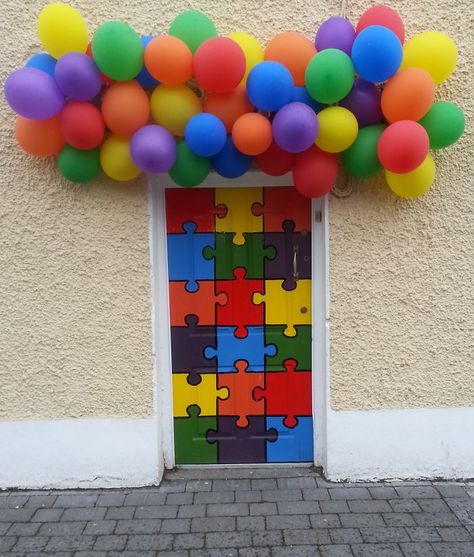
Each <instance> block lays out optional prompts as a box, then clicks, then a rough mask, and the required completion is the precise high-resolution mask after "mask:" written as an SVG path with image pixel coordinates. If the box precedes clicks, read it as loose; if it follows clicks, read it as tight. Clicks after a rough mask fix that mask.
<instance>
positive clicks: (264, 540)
mask: <svg viewBox="0 0 474 557" xmlns="http://www.w3.org/2000/svg"><path fill="white" fill-rule="evenodd" d="M304 531H305V530H303V532H304ZM306 531H307V532H311V530H306ZM282 543H283V532H282V531H281V530H265V531H263V532H254V533H253V534H252V544H251V545H253V546H257V547H259V546H268V547H274V546H277V545H282ZM299 543H304V542H301V541H300V542H299Z"/></svg>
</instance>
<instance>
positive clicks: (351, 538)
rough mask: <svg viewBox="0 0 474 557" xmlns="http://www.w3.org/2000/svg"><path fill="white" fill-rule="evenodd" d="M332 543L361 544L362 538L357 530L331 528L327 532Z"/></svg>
mask: <svg viewBox="0 0 474 557" xmlns="http://www.w3.org/2000/svg"><path fill="white" fill-rule="evenodd" d="M329 535H330V537H331V540H332V541H333V543H338V544H350V543H362V541H363V540H362V536H361V535H360V532H359V530H358V529H357V528H333V529H331V530H330V531H329Z"/></svg>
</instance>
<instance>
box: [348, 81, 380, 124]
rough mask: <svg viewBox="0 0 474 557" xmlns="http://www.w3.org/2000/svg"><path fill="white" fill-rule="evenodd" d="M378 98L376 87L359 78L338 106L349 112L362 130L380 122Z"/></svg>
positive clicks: (378, 93)
mask: <svg viewBox="0 0 474 557" xmlns="http://www.w3.org/2000/svg"><path fill="white" fill-rule="evenodd" d="M380 97H381V93H380V91H379V90H378V89H377V87H376V85H374V84H373V83H370V82H369V81H365V79H362V78H360V77H359V78H357V79H356V80H355V83H354V86H353V87H352V89H351V91H350V93H349V94H348V95H347V97H346V98H344V99H342V101H341V102H340V103H339V104H340V105H341V106H343V107H344V108H347V109H348V110H350V111H351V112H352V114H354V116H355V117H356V118H357V122H358V123H359V128H363V127H365V126H372V125H373V124H378V123H380V122H381V121H382V118H383V116H382V108H381V104H380Z"/></svg>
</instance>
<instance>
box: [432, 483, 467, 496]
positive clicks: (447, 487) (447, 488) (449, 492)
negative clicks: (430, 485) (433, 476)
mask: <svg viewBox="0 0 474 557" xmlns="http://www.w3.org/2000/svg"><path fill="white" fill-rule="evenodd" d="M435 488H436V489H437V490H438V491H439V493H440V495H441V497H456V498H464V497H466V498H467V497H469V492H468V490H467V489H466V487H465V486H464V485H456V484H436V486H435Z"/></svg>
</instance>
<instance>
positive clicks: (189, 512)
mask: <svg viewBox="0 0 474 557" xmlns="http://www.w3.org/2000/svg"><path fill="white" fill-rule="evenodd" d="M203 516H206V505H182V506H180V507H179V509H178V518H195V517H203Z"/></svg>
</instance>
